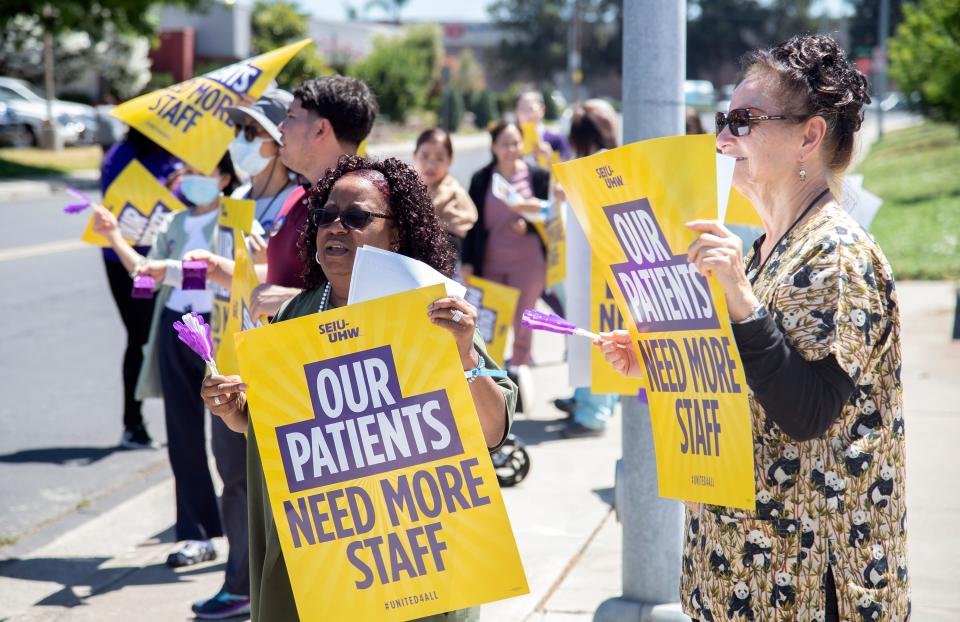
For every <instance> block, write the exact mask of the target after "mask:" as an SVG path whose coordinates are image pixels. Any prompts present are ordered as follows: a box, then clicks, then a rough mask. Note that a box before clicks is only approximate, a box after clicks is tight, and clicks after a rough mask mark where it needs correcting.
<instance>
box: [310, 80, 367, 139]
mask: <svg viewBox="0 0 960 622" xmlns="http://www.w3.org/2000/svg"><path fill="white" fill-rule="evenodd" d="M293 97H294V98H295V99H298V100H300V105H301V106H303V107H304V108H306V109H307V110H310V111H311V112H313V113H315V114H316V115H317V116H320V117H323V118H324V119H327V120H328V121H330V125H332V126H333V133H334V134H335V135H336V137H337V140H339V141H340V142H343V143H347V144H350V145H354V146H356V145H359V144H360V143H361V142H362V141H363V139H364V138H366V137H367V134H369V133H370V128H372V127H373V122H374V120H375V119H376V118H377V112H378V111H379V108H378V107H377V98H376V97H375V96H374V94H373V92H372V91H371V90H370V87H368V86H367V83H366V82H364V81H363V80H358V79H356V78H348V77H346V76H323V77H321V78H314V79H312V80H307V81H306V82H304V83H303V84H301V85H300V86H298V87H297V89H296V90H295V91H294V92H293Z"/></svg>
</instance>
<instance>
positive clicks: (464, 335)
mask: <svg viewBox="0 0 960 622" xmlns="http://www.w3.org/2000/svg"><path fill="white" fill-rule="evenodd" d="M427 317H429V318H430V321H431V322H433V323H434V324H436V325H437V326H442V327H443V328H446V329H447V330H448V331H450V334H451V335H453V338H454V340H456V342H457V352H459V353H460V361H461V362H462V363H463V367H464V369H472V368H473V367H474V366H475V365H476V360H475V359H474V355H473V333H474V331H475V330H476V329H477V308H476V307H474V306H473V305H472V304H470V303H469V302H467V301H466V300H464V299H463V298H461V297H460V296H447V297H446V298H440V299H438V300H435V301H434V302H432V303H431V304H430V305H428V306H427Z"/></svg>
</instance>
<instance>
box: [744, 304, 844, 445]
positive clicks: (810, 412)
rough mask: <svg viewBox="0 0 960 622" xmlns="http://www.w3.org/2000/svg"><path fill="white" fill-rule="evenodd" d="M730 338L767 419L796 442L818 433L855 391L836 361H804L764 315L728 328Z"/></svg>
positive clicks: (827, 425) (835, 417)
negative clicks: (731, 333)
mask: <svg viewBox="0 0 960 622" xmlns="http://www.w3.org/2000/svg"><path fill="white" fill-rule="evenodd" d="M733 336H734V338H735V339H736V341H737V347H738V349H739V350H740V358H741V360H742V361H743V370H744V375H745V376H746V378H747V384H748V385H749V386H750V388H751V389H752V390H753V394H754V397H755V398H756V400H757V401H758V402H759V403H760V405H761V406H763V410H764V412H766V414H767V417H769V418H770V419H771V420H773V422H774V423H776V424H777V426H779V427H780V429H781V430H783V431H784V432H785V433H786V434H787V435H788V436H789V437H791V438H792V439H794V440H797V441H806V440H811V439H814V438H818V437H819V436H821V435H823V433H824V432H826V431H827V428H829V427H830V425H831V424H832V423H833V422H834V421H835V420H836V419H837V418H838V417H839V416H840V413H841V411H842V410H843V407H844V405H845V404H846V403H847V402H848V401H849V400H850V396H851V395H853V391H854V388H855V387H854V384H853V381H852V380H851V378H850V376H849V375H847V373H846V372H845V371H844V370H843V368H841V367H840V364H839V363H838V362H837V359H836V358H835V357H834V356H833V355H832V354H831V355H828V356H826V357H825V358H823V359H820V360H819V361H808V360H806V359H805V358H803V356H801V355H800V353H799V352H797V351H796V350H795V349H794V348H793V347H792V346H791V345H790V344H789V343H787V340H786V338H785V337H784V335H783V332H781V331H780V329H779V328H778V327H777V325H776V323H775V322H774V321H773V318H772V317H771V316H769V315H768V316H766V317H763V318H760V319H758V320H753V321H750V322H746V323H743V324H733Z"/></svg>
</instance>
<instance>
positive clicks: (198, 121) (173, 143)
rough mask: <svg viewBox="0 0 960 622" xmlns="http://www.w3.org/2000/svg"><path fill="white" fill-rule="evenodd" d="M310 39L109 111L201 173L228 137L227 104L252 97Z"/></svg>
mask: <svg viewBox="0 0 960 622" xmlns="http://www.w3.org/2000/svg"><path fill="white" fill-rule="evenodd" d="M310 43H311V40H310V39H304V40H303V41H298V42H297V43H291V44H290V45H285V46H283V47H281V48H277V49H276V50H271V51H270V52H267V53H265V54H260V55H259V56H254V57H253V58H248V59H247V60H243V61H240V62H238V63H234V64H232V65H228V66H226V67H222V68H220V69H217V70H216V71H211V72H210V73H206V74H204V75H202V76H198V77H195V78H191V79H190V80H187V81H186V82H181V83H180V84H175V85H173V86H169V87H167V88H165V89H160V90H159V91H153V92H152V93H147V94H146V95H141V96H140V97H137V98H134V99H131V100H129V101H126V102H124V103H122V104H120V105H119V106H117V107H116V108H114V109H113V112H112V114H113V116H115V117H117V118H118V119H120V120H121V121H123V122H124V123H126V124H127V125H129V126H130V127H133V128H135V129H137V130H139V131H140V132H141V133H143V134H144V135H145V136H147V138H149V139H150V140H152V141H153V142H155V143H157V144H158V145H160V146H161V147H163V148H164V149H166V150H167V151H169V152H170V153H172V154H173V155H175V156H177V157H178V158H180V159H181V160H183V161H184V162H186V163H188V164H190V165H192V166H193V167H194V168H196V169H197V170H199V171H200V172H201V173H203V174H204V175H209V174H211V173H212V172H213V169H214V168H216V166H217V163H218V162H219V161H220V158H222V157H223V153H224V151H226V149H227V145H229V144H230V141H232V140H233V136H234V129H233V124H232V123H231V122H230V119H229V117H228V116H227V110H226V109H227V107H229V106H239V105H245V104H244V103H243V102H244V100H245V99H248V103H252V102H253V101H255V100H256V99H257V98H259V97H260V95H262V94H263V92H264V91H265V90H266V89H267V86H268V85H269V84H270V82H272V81H273V79H274V78H276V77H277V74H279V73H280V70H282V69H283V66H284V65H286V64H287V62H288V61H289V60H290V59H291V58H293V57H294V56H295V55H296V54H297V52H299V51H300V50H302V49H303V48H304V47H306V46H307V45H309V44H310Z"/></svg>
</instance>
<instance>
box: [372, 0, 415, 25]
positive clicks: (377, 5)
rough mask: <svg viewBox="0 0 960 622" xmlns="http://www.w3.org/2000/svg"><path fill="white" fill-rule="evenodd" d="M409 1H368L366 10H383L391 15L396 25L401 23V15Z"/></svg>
mask: <svg viewBox="0 0 960 622" xmlns="http://www.w3.org/2000/svg"><path fill="white" fill-rule="evenodd" d="M407 1H408V0H368V2H367V6H366V9H367V10H368V11H369V10H370V9H372V8H373V9H381V10H383V11H384V12H385V13H386V14H387V15H390V16H391V18H392V20H393V21H394V23H397V24H399V23H400V15H401V14H402V13H403V9H404V7H405V6H406V4H407Z"/></svg>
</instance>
